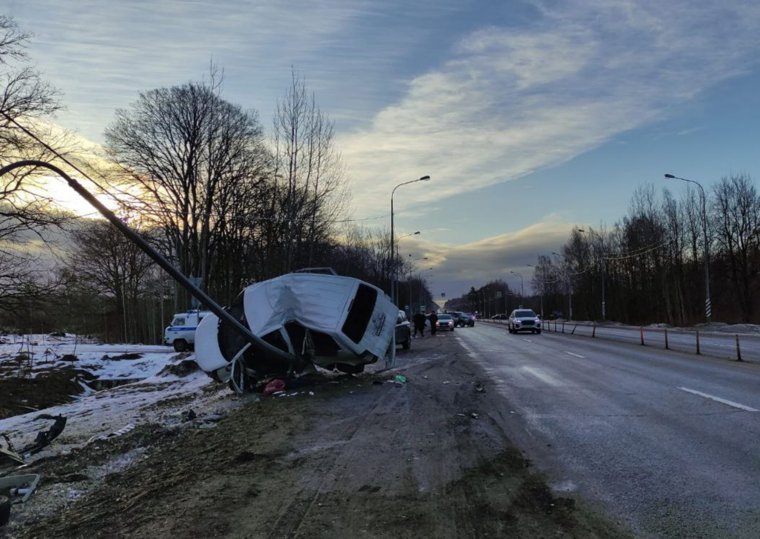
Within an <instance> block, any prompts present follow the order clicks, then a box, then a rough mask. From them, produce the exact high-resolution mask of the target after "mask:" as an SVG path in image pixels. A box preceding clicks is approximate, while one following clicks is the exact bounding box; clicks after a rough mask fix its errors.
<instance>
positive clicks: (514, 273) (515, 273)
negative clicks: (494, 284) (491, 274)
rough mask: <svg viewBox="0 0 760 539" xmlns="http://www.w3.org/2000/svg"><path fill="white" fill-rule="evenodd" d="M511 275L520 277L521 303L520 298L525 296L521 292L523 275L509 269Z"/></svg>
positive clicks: (521, 291)
mask: <svg viewBox="0 0 760 539" xmlns="http://www.w3.org/2000/svg"><path fill="white" fill-rule="evenodd" d="M509 273H511V274H512V275H517V276H518V277H519V278H520V303H522V299H523V298H524V297H525V294H524V293H523V276H522V273H517V272H516V271H510V272H509Z"/></svg>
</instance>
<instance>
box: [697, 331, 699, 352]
mask: <svg viewBox="0 0 760 539" xmlns="http://www.w3.org/2000/svg"><path fill="white" fill-rule="evenodd" d="M697 355H699V331H697Z"/></svg>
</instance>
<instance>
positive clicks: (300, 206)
mask: <svg viewBox="0 0 760 539" xmlns="http://www.w3.org/2000/svg"><path fill="white" fill-rule="evenodd" d="M333 136H334V133H333V124H332V122H330V121H329V120H328V119H327V117H326V116H325V115H324V114H323V113H322V111H321V110H320V109H319V107H318V106H317V104H316V100H315V97H314V95H313V94H312V95H309V94H308V93H307V91H306V85H305V83H304V82H303V80H301V79H300V78H299V77H298V76H297V75H296V73H295V72H293V73H292V77H291V85H290V88H289V89H288V93H287V95H286V96H285V99H284V100H283V101H282V102H281V103H279V104H278V106H277V111H276V113H275V118H274V132H273V144H274V149H275V171H274V172H275V174H274V178H275V195H276V196H275V197H274V198H273V200H272V206H271V208H270V214H271V215H276V216H279V218H280V219H281V220H282V228H284V229H286V230H287V234H285V235H281V237H282V238H283V239H284V240H285V242H284V244H283V245H282V248H281V250H280V251H281V253H282V255H283V259H284V267H283V268H282V270H283V271H290V270H292V269H294V267H295V266H298V265H312V264H313V263H314V257H315V246H317V245H319V244H320V243H322V242H324V241H325V240H326V239H327V238H328V237H329V235H330V233H331V227H330V224H331V223H332V222H333V221H334V220H335V218H336V216H337V215H338V214H339V213H340V212H341V211H342V209H343V204H344V201H345V197H346V195H347V191H346V184H345V182H344V181H343V170H342V167H341V163H340V156H339V155H338V153H337V152H336V150H335V148H334V140H333Z"/></svg>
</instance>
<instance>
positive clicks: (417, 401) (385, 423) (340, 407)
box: [0, 335, 625, 538]
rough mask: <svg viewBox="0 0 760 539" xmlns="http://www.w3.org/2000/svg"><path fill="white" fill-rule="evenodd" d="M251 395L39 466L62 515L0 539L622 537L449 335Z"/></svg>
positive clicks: (17, 518)
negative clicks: (526, 444) (385, 364)
mask: <svg viewBox="0 0 760 539" xmlns="http://www.w3.org/2000/svg"><path fill="white" fill-rule="evenodd" d="M398 375H403V377H405V379H402V378H397V376H398ZM220 390H221V389H220ZM225 391H226V390H225ZM229 398H231V399H234V398H239V397H236V396H233V395H230V397H229ZM245 401H246V402H245V403H244V405H243V406H241V407H239V408H238V409H237V410H235V411H233V412H232V413H231V414H230V415H229V416H227V417H226V418H224V419H222V420H220V421H218V422H215V423H209V422H202V421H195V420H190V421H188V422H187V423H186V426H184V427H183V428H167V427H165V426H162V425H159V424H151V425H142V426H140V427H138V428H136V429H134V430H133V431H131V432H129V433H128V434H125V435H124V436H120V437H117V438H113V439H110V440H104V441H100V442H97V443H93V444H89V445H87V446H86V447H83V448H81V449H80V450H77V451H73V452H71V453H70V454H68V455H63V456H58V457H54V458H50V459H47V460H44V461H42V462H37V463H35V464H33V465H32V466H31V467H29V468H27V469H25V470H24V473H39V474H41V475H42V477H43V480H42V483H41V486H40V488H39V490H38V492H37V493H36V494H35V495H34V496H37V497H39V498H40V499H45V497H47V499H51V498H53V499H56V500H57V505H56V506H55V510H54V511H52V512H51V511H50V509H49V507H50V506H49V505H48V510H47V511H41V510H37V509H35V505H34V499H30V500H29V501H28V502H27V504H26V505H27V506H26V507H24V508H19V507H18V506H14V511H15V514H14V517H13V518H14V520H13V522H12V523H11V524H9V525H8V526H7V527H6V528H5V531H4V532H3V531H0V537H3V536H5V537H8V538H17V537H18V538H26V537H88V538H91V537H109V538H111V537H273V538H274V537H309V538H315V537H316V538H319V537H325V538H328V537H329V538H342V537H346V538H355V537H394V538H400V537H443V538H446V537H452V538H454V537H457V538H467V537H473V538H475V537H477V538H481V537H530V538H534V537H583V538H591V537H616V538H617V537H621V536H625V533H624V532H622V531H621V530H620V529H617V528H616V527H615V526H614V524H612V523H610V522H608V521H605V520H604V519H603V518H601V517H599V516H597V515H594V514H593V513H592V512H590V511H588V510H586V509H585V508H584V506H583V505H582V502H581V501H579V500H574V499H570V498H562V497H556V496H555V495H553V494H552V493H551V492H550V491H549V489H548V488H547V487H546V484H545V482H544V481H543V479H542V477H541V476H540V475H539V474H537V473H536V472H535V471H534V470H533V467H532V466H531V465H530V461H529V459H527V458H526V456H525V455H523V454H522V453H521V452H520V451H519V450H517V449H516V448H514V447H513V446H512V445H511V443H510V441H509V432H506V431H505V429H504V427H503V424H504V421H503V419H502V417H503V414H505V413H508V410H509V407H508V404H507V403H506V402H505V401H504V400H503V397H501V396H499V395H497V393H496V392H495V391H493V390H491V388H490V387H489V381H488V379H487V378H485V376H484V374H483V372H482V371H480V370H479V369H478V368H477V367H476V366H475V365H473V364H472V363H471V362H470V361H469V360H468V359H467V358H466V355H465V354H464V352H463V351H462V349H461V348H460V347H459V346H458V345H457V343H456V341H455V339H454V336H453V335H441V336H438V337H435V338H430V337H427V338H425V339H418V340H415V341H414V343H413V346H412V350H411V351H409V352H400V353H399V358H398V362H397V367H396V368H395V369H393V370H386V371H378V372H374V373H373V372H368V373H365V374H362V375H356V376H338V377H336V376H317V377H314V378H313V379H312V380H311V382H310V385H308V386H307V387H302V388H299V391H298V394H297V395H295V396H286V397H262V396H260V395H258V396H256V395H254V396H248V397H245ZM182 406H184V407H185V408H186V409H187V411H188V413H189V411H190V410H191V409H192V406H193V403H192V402H187V403H182ZM191 416H192V414H191ZM120 457H121V460H122V461H123V464H122V465H120V466H118V465H114V466H111V467H110V470H111V472H110V473H102V472H100V473H99V474H98V477H93V472H92V470H94V469H98V470H102V469H103V467H102V466H101V467H100V468H99V467H98V466H99V465H102V464H103V463H106V462H110V463H113V462H118V461H119V458H120ZM93 482H95V484H93ZM77 492H81V493H82V495H81V496H78V495H77ZM0 530H2V528H0Z"/></svg>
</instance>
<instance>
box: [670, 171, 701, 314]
mask: <svg viewBox="0 0 760 539" xmlns="http://www.w3.org/2000/svg"><path fill="white" fill-rule="evenodd" d="M665 178H666V179H668V180H681V181H682V182H689V183H693V184H694V185H696V186H697V187H699V191H700V193H701V194H702V233H703V234H704V236H705V318H706V319H707V322H708V323H709V322H710V319H711V318H712V302H711V301H710V246H709V242H708V240H707V208H706V206H707V197H706V196H705V189H704V188H703V187H702V184H701V183H699V182H698V181H695V180H689V179H687V178H679V177H678V176H673V175H672V174H665Z"/></svg>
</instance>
